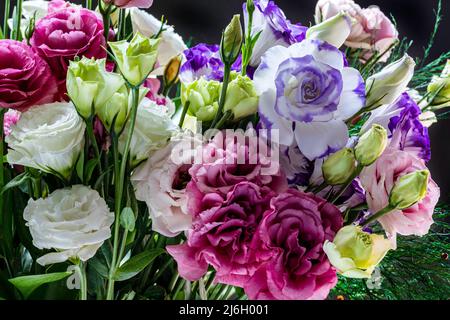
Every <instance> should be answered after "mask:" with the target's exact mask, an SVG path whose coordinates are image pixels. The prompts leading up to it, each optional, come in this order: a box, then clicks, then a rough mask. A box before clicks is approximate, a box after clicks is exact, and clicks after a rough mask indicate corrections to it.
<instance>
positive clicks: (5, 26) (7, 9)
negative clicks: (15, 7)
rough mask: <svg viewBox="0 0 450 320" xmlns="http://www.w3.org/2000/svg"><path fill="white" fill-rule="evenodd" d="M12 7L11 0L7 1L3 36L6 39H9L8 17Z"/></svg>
mask: <svg viewBox="0 0 450 320" xmlns="http://www.w3.org/2000/svg"><path fill="white" fill-rule="evenodd" d="M10 8H11V0H6V1H5V12H4V15H3V36H4V37H5V39H8V18H9V11H10Z"/></svg>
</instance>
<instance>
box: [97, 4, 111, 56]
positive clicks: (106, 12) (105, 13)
mask: <svg viewBox="0 0 450 320" xmlns="http://www.w3.org/2000/svg"><path fill="white" fill-rule="evenodd" d="M98 5H99V9H100V13H101V14H102V18H103V36H104V37H105V44H106V45H105V48H106V49H107V48H108V40H109V25H110V20H111V19H110V17H111V5H110V4H107V5H106V8H104V7H103V5H102V1H99V3H98Z"/></svg>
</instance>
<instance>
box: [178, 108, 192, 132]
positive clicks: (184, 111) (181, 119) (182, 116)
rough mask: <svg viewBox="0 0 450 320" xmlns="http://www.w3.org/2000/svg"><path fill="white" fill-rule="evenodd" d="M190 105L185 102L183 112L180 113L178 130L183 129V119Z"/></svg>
mask: <svg viewBox="0 0 450 320" xmlns="http://www.w3.org/2000/svg"><path fill="white" fill-rule="evenodd" d="M190 104H191V102H190V101H187V102H186V103H185V104H184V107H183V112H182V113H181V118H180V123H179V124H178V126H179V127H180V128H183V123H184V119H185V118H186V114H187V111H188V110H189V105H190Z"/></svg>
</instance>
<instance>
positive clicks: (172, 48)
mask: <svg viewBox="0 0 450 320" xmlns="http://www.w3.org/2000/svg"><path fill="white" fill-rule="evenodd" d="M130 15H131V22H132V23H133V30H134V32H139V33H141V34H143V35H144V36H146V37H153V36H155V35H156V34H158V32H159V31H160V30H161V20H160V19H156V18H155V17H154V16H152V15H151V14H149V13H147V12H145V11H144V10H139V9H137V8H131V9H130ZM163 29H164V30H163V32H162V33H161V41H160V43H159V46H158V58H157V63H156V67H155V70H153V71H152V75H162V74H163V73H164V70H165V68H166V66H167V64H168V63H169V62H170V60H172V59H173V58H174V57H176V56H178V55H180V54H182V53H183V51H184V50H186V49H187V46H186V44H185V43H184V41H183V38H182V37H181V36H180V35H179V34H178V33H176V32H175V29H174V28H173V27H172V26H170V25H166V24H165V25H164V28H163Z"/></svg>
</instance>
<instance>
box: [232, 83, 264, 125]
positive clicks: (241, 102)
mask: <svg viewBox="0 0 450 320" xmlns="http://www.w3.org/2000/svg"><path fill="white" fill-rule="evenodd" d="M233 76H234V77H235V78H234V79H233V80H232V81H231V82H230V83H229V84H228V88H227V97H226V99H225V105H224V111H229V110H231V111H232V112H233V115H234V120H238V119H242V118H245V117H247V116H249V115H252V114H255V113H256V112H257V111H258V100H259V99H258V94H257V93H256V91H255V87H254V84H253V81H252V80H251V79H250V78H249V77H247V76H241V75H237V76H235V75H233Z"/></svg>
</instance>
